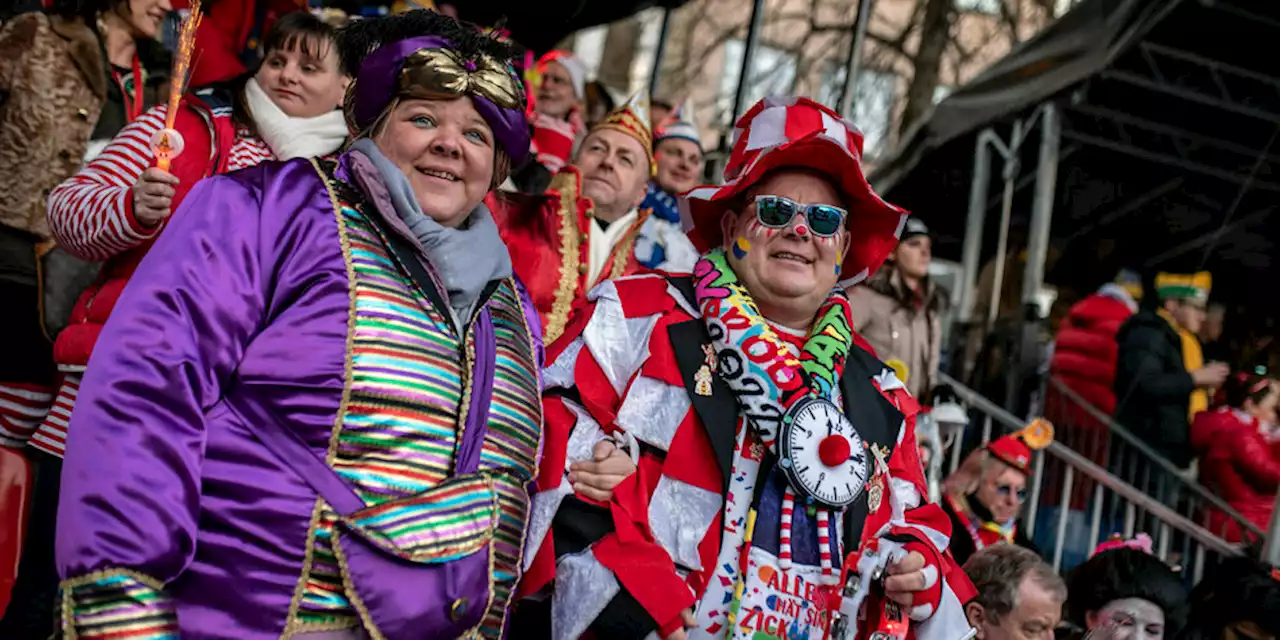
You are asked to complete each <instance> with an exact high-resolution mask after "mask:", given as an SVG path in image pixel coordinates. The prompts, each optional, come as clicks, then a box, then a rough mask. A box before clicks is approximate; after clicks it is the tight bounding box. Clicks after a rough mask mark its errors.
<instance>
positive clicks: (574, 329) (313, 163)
mask: <svg viewBox="0 0 1280 640" xmlns="http://www.w3.org/2000/svg"><path fill="white" fill-rule="evenodd" d="M173 9H175V7H174V5H173V3H171V2H170V0H54V2H53V4H52V6H51V7H49V8H48V9H47V10H44V11H31V12H27V13H23V14H20V15H17V16H14V17H12V18H9V19H7V20H6V21H5V22H4V23H3V25H0V145H3V146H0V176H2V177H0V203H3V204H0V296H3V299H4V300H5V302H6V308H7V313H6V314H4V315H3V318H4V326H5V327H6V329H8V331H6V332H5V341H6V347H5V355H4V357H2V358H0V445H2V446H0V466H3V465H11V466H12V465H14V464H21V465H25V464H28V463H29V464H30V466H31V468H32V469H33V481H32V482H31V486H30V488H29V496H30V507H29V508H28V507H27V506H26V505H25V503H24V504H21V505H16V506H14V505H0V507H2V508H0V511H2V512H3V516H4V517H3V518H2V519H0V520H3V521H0V527H7V529H6V531H7V532H8V534H9V535H7V536H0V540H5V539H9V540H13V539H20V540H21V561H20V564H19V565H18V571H17V576H16V583H15V584H14V585H13V587H12V590H11V592H10V593H9V595H8V606H7V608H6V609H5V611H4V616H3V619H2V620H0V637H2V638H45V637H49V636H50V635H51V634H60V635H62V636H65V637H82V638H121V637H129V638H174V637H191V638H197V637H227V638H274V637H300V638H307V639H309V640H361V639H366V638H388V639H407V638H453V637H459V638H462V637H465V638H500V637H511V638H542V637H546V638H555V639H557V640H561V639H565V640H572V639H575V638H602V639H603V638H608V639H614V638H617V639H626V638H650V637H656V638H664V639H683V638H707V639H710V638H733V639H745V638H758V637H785V638H813V639H817V638H841V639H852V638H868V637H873V638H884V639H886V640H889V639H892V640H905V639H907V638H917V639H918V640H967V639H968V638H971V637H974V636H975V635H976V636H977V637H979V638H983V639H984V640H985V639H995V640H1002V639H1004V638H1019V639H1021V638H1047V637H1049V636H1050V635H1058V634H1061V635H1063V636H1093V635H1095V634H1096V635H1097V637H1098V638H1116V639H1118V640H1119V639H1125V640H1127V639H1130V638H1139V637H1141V638H1148V639H1152V640H1155V639H1159V638H1164V637H1169V638H1175V637H1187V638H1195V639H1197V640H1198V639H1200V638H1206V639H1208V638H1214V639H1219V638H1220V639H1223V640H1236V639H1237V638H1248V639H1249V640H1266V639H1268V638H1275V637H1276V636H1277V635H1280V572H1278V571H1275V570H1272V569H1271V568H1269V567H1265V566H1263V565H1262V564H1260V563H1257V562H1256V561H1253V560H1247V559H1243V558H1241V559H1230V560H1226V561H1224V562H1223V563H1222V564H1221V566H1220V567H1213V568H1211V569H1210V570H1209V572H1208V576H1209V577H1208V578H1207V579H1206V580H1204V581H1203V582H1202V583H1201V584H1200V585H1197V586H1196V587H1195V589H1194V591H1192V592H1190V593H1189V592H1188V591H1187V588H1186V586H1185V585H1186V582H1187V581H1186V579H1185V577H1184V576H1182V575H1181V574H1180V573H1179V572H1178V570H1177V569H1176V568H1174V567H1171V566H1169V565H1167V564H1165V563H1164V562H1163V561H1162V560H1160V559H1159V558H1158V557H1156V555H1154V554H1153V553H1152V550H1151V548H1150V541H1149V539H1145V538H1143V537H1141V536H1140V537H1139V538H1137V539H1135V540H1120V539H1115V540H1112V541H1110V542H1108V543H1105V544H1103V545H1102V546H1100V547H1099V548H1098V549H1097V550H1096V551H1095V553H1094V554H1093V555H1092V557H1091V558H1089V559H1088V560H1087V561H1086V562H1084V563H1083V564H1081V565H1080V566H1079V567H1077V568H1075V569H1074V570H1072V571H1071V572H1070V574H1069V575H1068V576H1067V577H1066V578H1065V579H1064V577H1062V576H1060V575H1059V574H1058V572H1056V571H1055V570H1054V569H1053V568H1052V567H1050V566H1049V565H1048V564H1046V563H1045V561H1044V560H1043V559H1042V558H1041V557H1040V555H1039V554H1038V553H1037V552H1036V550H1035V548H1034V545H1033V544H1032V542H1031V541H1030V540H1029V539H1028V537H1027V536H1026V535H1025V532H1024V530H1023V528H1022V527H1021V526H1020V525H1021V522H1020V516H1021V513H1022V511H1023V506H1024V505H1025V503H1026V501H1027V498H1028V491H1029V486H1031V484H1032V483H1031V481H1032V475H1033V473H1034V468H1033V464H1032V459H1033V455H1034V452H1035V451H1036V450H1038V449H1042V448H1044V447H1045V446H1047V445H1048V444H1049V442H1051V441H1052V439H1053V437H1054V433H1053V427H1052V425H1050V424H1049V423H1047V422H1044V421H1035V422H1032V423H1031V424H1029V425H1028V426H1027V427H1026V428H1025V429H1023V430H1022V431H1019V432H1017V433H1014V434H1009V435H1005V436H1002V437H998V438H995V439H994V440H992V441H991V442H989V443H986V444H984V445H983V446H981V447H978V448H977V449H975V450H974V451H973V452H972V453H970V454H969V456H968V457H967V458H966V459H965V461H964V462H963V464H961V465H960V466H959V469H958V470H957V471H956V472H955V473H954V474H951V475H950V476H948V477H946V478H945V479H943V478H941V477H939V475H938V474H939V472H938V469H939V468H940V464H939V463H940V460H939V459H940V458H941V456H942V450H943V447H942V446H941V444H940V442H941V441H942V440H943V439H945V438H950V437H955V429H956V428H957V427H958V428H961V429H963V422H964V420H965V419H966V418H965V416H964V411H963V408H962V407H959V406H958V405H957V404H956V403H955V402H953V401H952V400H951V399H950V398H949V396H948V395H947V393H946V390H945V389H944V388H940V386H939V385H938V372H939V370H940V366H941V358H940V354H941V350H942V345H941V342H942V325H943V322H944V320H945V316H946V309H947V301H948V296H947V294H946V292H945V291H942V290H941V288H940V287H938V286H936V285H935V284H934V283H933V282H932V280H931V278H930V276H929V266H930V261H931V249H932V238H931V236H930V232H929V229H928V227H927V226H926V225H925V224H924V223H923V221H921V220H919V219H917V218H914V217H911V216H909V214H908V212H906V211H904V210H902V209H901V208H899V207H897V206H895V205H893V204H890V203H887V202H885V201H884V200H882V199H881V198H880V197H879V196H878V195H877V194H876V193H875V192H874V190H873V189H872V187H871V186H870V184H869V183H868V182H867V179H866V175H865V172H864V170H865V167H864V166H863V162H862V144H863V138H862V133H861V132H860V131H859V130H858V128H857V127H856V126H855V125H854V124H853V123H851V122H849V121H848V120H845V119H844V118H842V117H841V116H840V115H839V114H838V113H836V112H835V111H834V110H833V109H831V108H830V107H829V106H826V105H823V104H820V103H818V102H816V101H813V100H811V99H808V98H805V97H770V98H766V99H764V100H761V101H760V102H758V103H757V104H755V105H753V106H751V107H750V108H749V109H748V110H747V111H746V113H745V114H743V115H742V116H741V118H740V119H739V120H738V122H737V123H736V127H737V129H738V135H737V136H736V137H735V140H734V142H733V146H732V149H731V152H730V154H729V157H728V160H727V164H726V165H725V167H724V169H723V172H722V174H721V175H718V176H715V178H716V182H715V183H714V184H706V185H702V184H700V182H701V181H702V178H703V175H704V171H705V168H704V166H703V165H704V158H703V150H702V144H701V134H700V131H699V128H698V126H697V123H696V122H694V120H693V109H692V108H691V107H690V106H689V105H687V104H680V103H679V101H676V102H675V103H673V104H665V103H659V102H657V101H651V100H650V96H647V95H644V94H638V95H635V96H632V97H630V99H628V100H618V101H617V102H616V103H615V102H614V100H613V99H612V98H611V97H609V95H608V91H607V90H605V89H603V87H602V85H600V84H599V83H598V82H594V81H592V80H590V79H589V78H588V77H587V72H586V67H585V66H584V65H583V64H582V63H581V61H579V60H578V59H577V58H575V57H574V56H573V54H572V53H569V52H567V51H552V52H549V53H546V54H545V55H543V56H541V57H540V58H538V59H537V60H536V62H535V63H534V64H533V65H532V66H531V67H530V68H528V69H523V68H522V67H523V63H522V62H521V52H520V50H519V47H518V44H517V43H513V42H511V41H510V40H509V39H508V38H507V37H505V36H504V35H503V34H502V33H501V32H500V31H499V30H495V29H490V28H481V27H479V26H476V25H470V24H466V23H461V22H458V21H456V20H454V19H453V18H452V17H449V16H448V15H445V14H443V13H440V12H435V11H428V10H409V11H405V12H402V13H398V14H395V15H391V16H387V17H382V18H375V19H367V20H354V21H351V22H350V23H349V24H345V25H342V26H340V27H339V26H335V25H334V24H332V21H327V20H325V19H322V18H320V17H318V16H317V15H315V14H312V13H310V12H305V11H299V10H296V9H297V7H296V6H290V3H281V2H259V3H258V4H255V3H253V2H249V1H244V2H241V1H239V0H223V1H222V2H214V3H211V4H210V6H209V7H208V9H209V17H210V20H209V21H208V22H207V23H204V24H203V25H202V27H201V30H200V32H199V33H198V35H197V45H198V46H197V51H196V54H195V60H197V61H199V60H203V61H204V62H202V63H197V64H196V66H195V70H194V72H193V75H192V78H191V81H190V87H191V88H190V90H188V91H187V92H186V93H184V94H183V95H181V96H180V99H179V100H178V101H177V102H174V103H170V102H169V96H168V87H169V85H170V83H172V82H174V81H177V80H180V79H177V78H172V77H169V75H170V74H169V71H170V69H171V66H170V65H171V60H170V58H171V56H172V55H173V54H172V52H169V51H167V50H166V49H165V48H164V47H163V46H161V44H160V40H161V39H162V31H163V30H164V25H165V24H166V20H168V19H169V18H168V16H169V13H170V12H171V11H172V10H173ZM179 84H181V83H180V82H179ZM170 109H174V111H173V112H172V113H171V112H170ZM166 136H167V138H165V137H166ZM161 138H165V139H174V138H177V139H180V140H181V147H180V153H178V154H177V155H176V156H173V157H170V156H168V155H165V156H163V157H162V154H161V153H159V152H158V151H157V148H158V143H157V140H160V139H161ZM170 160H171V162H170ZM1127 284H1130V283H1129V282H1128V280H1124V279H1122V280H1121V281H1120V282H1118V283H1117V284H1116V285H1114V286H1109V287H1104V289H1103V290H1102V291H1100V292H1099V294H1098V295H1099V296H1103V298H1104V299H1101V300H1098V299H1091V300H1093V301H1092V302H1090V305H1092V306H1091V307H1090V309H1095V308H1101V307H1103V306H1105V305H1110V307H1108V308H1107V309H1106V310H1105V312H1103V311H1098V312H1097V313H1096V314H1095V315H1099V316H1105V318H1106V322H1107V324H1106V330H1107V331H1109V332H1110V335H1111V338H1110V342H1109V343H1107V344H1106V345H1102V346H1101V348H1102V350H1103V351H1105V352H1107V353H1114V358H1115V359H1116V361H1117V363H1118V364H1117V365H1116V366H1115V367H1113V369H1114V370H1115V374H1114V389H1116V390H1120V389H1133V391H1131V392H1130V391H1126V392H1125V393H1123V394H1119V395H1120V398H1121V399H1120V401H1119V402H1117V401H1116V399H1115V398H1116V394H1115V393H1112V395H1111V396H1110V397H1111V405H1110V406H1108V405H1105V404H1101V403H1100V405H1099V406H1104V407H1107V409H1108V410H1109V411H1110V410H1114V411H1115V413H1116V415H1117V416H1118V417H1120V418H1122V419H1123V420H1125V423H1126V424H1133V425H1134V426H1135V430H1137V431H1138V432H1139V433H1143V434H1164V435H1159V436H1158V438H1162V439H1161V442H1164V443H1165V444H1164V445H1163V446H1166V447H1167V448H1165V449H1162V451H1165V452H1166V453H1168V454H1169V455H1170V457H1171V458H1172V459H1175V460H1176V461H1177V462H1178V463H1179V464H1183V463H1187V462H1189V459H1190V458H1189V454H1187V455H1183V454H1185V453H1186V452H1188V451H1192V450H1195V451H1198V452H1200V458H1201V466H1200V469H1201V474H1202V476H1204V477H1206V479H1207V480H1208V479H1209V478H1216V479H1217V480H1216V482H1219V483H1220V485H1219V486H1221V487H1222V490H1223V491H1224V492H1233V491H1234V492H1236V493H1233V494H1231V495H1233V496H1244V498H1239V500H1245V499H1247V500H1252V501H1254V502H1252V503H1250V504H1254V503H1257V509H1254V510H1250V509H1252V507H1249V508H1245V507H1241V511H1242V513H1246V515H1247V516H1249V517H1250V518H1251V519H1252V518H1266V517H1267V514H1264V513H1262V511H1261V498H1260V497H1261V496H1267V495H1274V493H1275V490H1276V486H1278V485H1280V471H1277V470H1275V469H1280V462H1273V463H1272V464H1271V465H1270V466H1268V465H1267V463H1266V459H1270V460H1275V459H1274V458H1266V456H1270V455H1272V452H1273V451H1280V449H1277V448H1275V447H1273V443H1274V442H1275V441H1276V438H1275V437H1274V436H1275V433H1274V432H1275V431H1276V428H1275V426H1274V421H1275V413H1276V389H1277V387H1276V386H1275V385H1273V384H1272V383H1271V381H1270V379H1269V378H1267V377H1266V376H1265V375H1263V374H1256V373H1244V374H1235V375H1228V372H1227V370H1226V367H1225V366H1223V365H1221V364H1219V363H1216V362H1210V363H1208V364H1205V363H1204V362H1203V357H1202V355H1201V352H1200V349H1199V342H1198V340H1197V339H1196V337H1195V335H1194V333H1195V331H1196V329H1197V324H1196V322H1197V320H1198V319H1200V318H1202V317H1203V315H1204V309H1205V304H1206V302H1207V295H1208V283H1207V281H1205V278H1203V277H1201V276H1176V275H1162V276H1161V277H1160V278H1158V279H1157V283H1156V288H1157V294H1158V296H1159V298H1160V300H1161V301H1162V303H1163V306H1162V308H1161V309H1159V310H1154V311H1138V310H1137V305H1136V302H1135V299H1136V298H1138V297H1140V294H1139V293H1138V292H1137V291H1136V289H1134V288H1133V287H1131V286H1130V287H1126V285H1127ZM1113 303H1114V304H1113ZM1082 304H1083V303H1082ZM1117 305H1118V307H1123V309H1124V310H1125V311H1126V312H1127V315H1125V316H1124V317H1123V318H1122V319H1121V321H1119V322H1117V321H1115V320H1114V318H1115V317H1117V316H1118V314H1119V310H1118V307H1117ZM1135 311H1136V314H1135ZM1091 313H1092V312H1091ZM1079 315H1080V317H1085V314H1083V313H1082V314H1079ZM1129 315H1132V316H1133V317H1132V318H1130V317H1129ZM1089 317H1093V315H1090V316H1089ZM1113 325H1114V326H1113ZM1082 326H1083V325H1082ZM1069 336H1070V334H1068V333H1066V332H1064V336H1063V337H1061V338H1060V339H1059V344H1060V348H1059V349H1058V350H1057V352H1056V354H1055V358H1066V357H1067V356H1068V355H1069V354H1070V353H1071V349H1070V345H1071V344H1072V343H1071V342H1070V340H1069V339H1068V338H1069ZM1093 346H1094V345H1086V346H1085V347H1083V348H1085V349H1086V350H1088V349H1091V348H1093ZM1056 361H1057V360H1055V362H1056ZM1065 361H1066V360H1064V362H1065ZM1085 380H1086V382H1088V383H1090V384H1094V386H1095V387H1098V389H1102V391H1109V390H1110V389H1111V388H1112V386H1111V384H1110V381H1107V384H1102V385H1098V384H1095V383H1097V382H1099V379H1098V378H1097V376H1086V377H1085ZM1103 387H1106V389H1103ZM1098 389H1094V392H1097V393H1102V391H1099V390H1098ZM1211 390H1213V391H1218V392H1219V393H1218V395H1217V397H1216V400H1215V401H1214V402H1212V403H1211V402H1210V396H1211V395H1212V394H1210V393H1209V391H1211ZM1103 401H1105V398H1103ZM1173 417H1176V418H1177V419H1178V420H1179V421H1181V422H1182V423H1183V424H1184V425H1185V426H1186V432H1185V436H1186V437H1185V438H1183V439H1182V440H1178V439H1176V438H1169V437H1165V435H1167V433H1168V432H1167V429H1168V424H1169V420H1171V419H1172V418H1173ZM1228 434H1229V435H1228ZM1152 437H1153V438H1156V437H1157V436H1156V435H1152ZM19 452H20V453H19ZM1264 454H1265V456H1264ZM1179 456H1182V457H1179ZM1260 456H1262V457H1261V458H1260ZM24 458H25V460H24ZM1263 458H1266V459H1263ZM23 468H25V467H23ZM20 475H21V474H16V475H15V474H12V473H7V472H6V473H3V474H0V477H5V478H13V477H16V476H20ZM1267 482H1269V483H1271V485H1269V486H1270V487H1271V488H1270V489H1267V488H1266V486H1264V484H1263V483H1267ZM19 483H20V481H19ZM0 489H3V490H5V491H7V490H8V489H9V488H6V487H0ZM19 489H22V488H21V487H19ZM1268 491H1270V493H1269V494H1268V493H1267V492H1268ZM1231 500H1237V498H1231ZM1239 500H1237V501H1239ZM1233 504H1235V502H1233ZM9 551H13V549H10V550H9ZM876 634H879V635H876Z"/></svg>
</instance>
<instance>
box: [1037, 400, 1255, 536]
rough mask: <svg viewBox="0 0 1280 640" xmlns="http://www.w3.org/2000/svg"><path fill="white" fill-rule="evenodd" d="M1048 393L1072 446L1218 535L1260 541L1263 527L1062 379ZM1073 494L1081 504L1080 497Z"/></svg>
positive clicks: (1049, 406)
mask: <svg viewBox="0 0 1280 640" xmlns="http://www.w3.org/2000/svg"><path fill="white" fill-rule="evenodd" d="M1045 396H1046V406H1045V410H1044V415H1045V417H1046V418H1048V419H1049V420H1050V421H1051V422H1053V423H1054V424H1055V425H1057V426H1059V432H1060V433H1062V434H1063V435H1064V439H1063V442H1064V444H1066V445H1067V446H1068V447H1070V448H1072V449H1074V450H1076V452H1078V453H1080V454H1082V455H1084V456H1085V457H1088V458H1089V459H1091V460H1092V461H1093V462H1095V463H1097V464H1099V465H1102V466H1103V467H1105V468H1106V469H1107V470H1108V471H1110V472H1111V473H1113V474H1115V475H1116V476H1118V477H1119V478H1120V479H1121V480H1124V481H1125V482H1127V483H1129V484H1131V485H1133V486H1135V487H1137V488H1138V489H1140V490H1142V491H1143V492H1144V493H1147V494H1149V495H1157V497H1159V498H1160V499H1161V500H1162V501H1163V502H1165V504H1166V505H1168V506H1172V507H1174V508H1175V509H1176V510H1177V511H1178V512H1179V513H1180V514H1181V515H1183V516H1185V517H1187V518H1188V519H1191V520H1194V521H1196V522H1197V523H1198V524H1199V525H1201V526H1203V527H1205V528H1206V529H1209V530H1210V531H1212V532H1213V533H1214V535H1216V536H1218V537H1221V538H1224V539H1226V540H1229V541H1231V542H1239V543H1241V544H1244V545H1246V546H1260V545H1261V543H1262V540H1263V538H1264V537H1265V533H1264V532H1263V530H1262V529H1261V528H1260V527H1258V526H1257V525H1256V524H1254V523H1253V522H1250V521H1249V520H1248V519H1247V518H1245V517H1244V516H1243V515H1241V514H1240V512H1238V511H1236V510H1235V509H1234V508H1232V507H1231V506H1230V505H1229V504H1227V502H1226V501H1225V500H1223V499H1222V498H1221V497H1220V496H1218V495H1217V494H1216V493H1214V492H1213V491H1212V490H1210V489H1209V488H1208V487H1205V486H1204V485H1202V484H1200V483H1199V482H1197V481H1196V479H1195V478H1194V477H1193V473H1194V472H1193V471H1188V470H1183V469H1180V468H1178V467H1177V466H1176V465H1174V464H1173V463H1172V462H1170V461H1169V459H1168V458H1166V457H1164V456H1162V455H1160V453H1159V452H1157V451H1155V450H1154V449H1152V448H1151V446H1150V445H1148V444H1147V443H1146V442H1144V441H1143V440H1142V439H1141V438H1139V437H1138V436H1137V435H1135V434H1134V433H1133V432H1132V431H1130V430H1129V429H1126V428H1125V427H1124V426H1123V425H1120V424H1119V423H1117V422H1116V421H1115V420H1113V419H1112V418H1111V417H1110V416H1108V415H1107V414H1106V413H1104V412H1103V411H1102V410H1100V409H1098V408H1097V407H1095V406H1094V405H1092V404H1091V403H1089V401H1087V400H1085V399H1084V398H1083V397H1082V396H1081V395H1080V394H1079V393H1078V392H1076V391H1075V390H1074V389H1072V388H1070V387H1069V386H1067V384H1066V383H1064V382H1063V381H1062V380H1061V379H1059V378H1058V377H1056V376H1051V377H1050V378H1049V382H1048V389H1047V393H1046V394H1045ZM1051 475H1052V474H1051ZM1072 498H1073V504H1079V496H1078V495H1077V496H1072Z"/></svg>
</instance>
